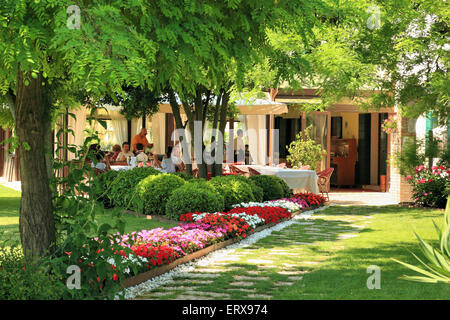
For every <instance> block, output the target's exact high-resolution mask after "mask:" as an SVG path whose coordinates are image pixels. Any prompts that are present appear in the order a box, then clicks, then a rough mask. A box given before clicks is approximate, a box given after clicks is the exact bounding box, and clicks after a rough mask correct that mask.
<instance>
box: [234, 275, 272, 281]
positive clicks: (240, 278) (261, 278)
mask: <svg viewBox="0 0 450 320" xmlns="http://www.w3.org/2000/svg"><path fill="white" fill-rule="evenodd" d="M233 279H235V280H250V281H257V280H269V277H249V276H238V275H236V276H233Z"/></svg>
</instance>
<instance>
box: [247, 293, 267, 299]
mask: <svg viewBox="0 0 450 320" xmlns="http://www.w3.org/2000/svg"><path fill="white" fill-rule="evenodd" d="M247 298H253V299H271V298H272V296H269V295H266V294H248V295H247Z"/></svg>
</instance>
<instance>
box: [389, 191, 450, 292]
mask: <svg viewBox="0 0 450 320" xmlns="http://www.w3.org/2000/svg"><path fill="white" fill-rule="evenodd" d="M434 226H435V228H436V231H437V234H438V236H439V238H440V241H439V242H440V246H439V248H434V247H433V246H431V245H430V244H429V243H428V242H426V241H424V240H422V238H420V237H419V235H417V234H416V237H417V239H418V240H419V245H420V250H421V251H422V253H423V255H424V257H425V259H424V260H422V259H420V258H419V257H418V256H417V255H415V254H414V253H412V255H413V256H414V257H415V258H416V259H417V260H418V261H419V262H420V263H421V264H422V266H423V267H416V266H413V265H411V264H408V263H405V262H401V261H399V260H397V259H393V260H394V261H396V262H398V263H400V264H402V265H404V266H405V267H407V268H409V269H411V270H413V271H416V272H418V273H420V274H421V275H422V276H403V279H405V280H411V281H418V282H427V283H439V282H441V283H447V284H450V201H449V199H447V208H446V210H445V213H444V224H443V227H442V230H441V229H439V227H438V226H437V225H436V223H434Z"/></svg>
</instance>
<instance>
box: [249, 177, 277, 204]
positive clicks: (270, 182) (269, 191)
mask: <svg viewBox="0 0 450 320" xmlns="http://www.w3.org/2000/svg"><path fill="white" fill-rule="evenodd" d="M249 179H250V180H251V181H253V182H254V183H255V184H256V185H257V186H259V187H260V188H262V189H263V201H267V200H276V199H281V198H283V197H284V190H283V187H282V186H281V184H280V183H279V181H278V179H279V178H277V177H275V176H269V175H259V176H251V177H250V178H249Z"/></svg>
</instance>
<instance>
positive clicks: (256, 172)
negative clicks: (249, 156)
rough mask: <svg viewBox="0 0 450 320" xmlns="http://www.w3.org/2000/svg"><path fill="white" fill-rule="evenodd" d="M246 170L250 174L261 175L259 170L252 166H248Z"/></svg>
mask: <svg viewBox="0 0 450 320" xmlns="http://www.w3.org/2000/svg"><path fill="white" fill-rule="evenodd" d="M248 172H249V173H250V176H260V175H261V172H259V171H258V170H255V169H253V168H252V167H248Z"/></svg>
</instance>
